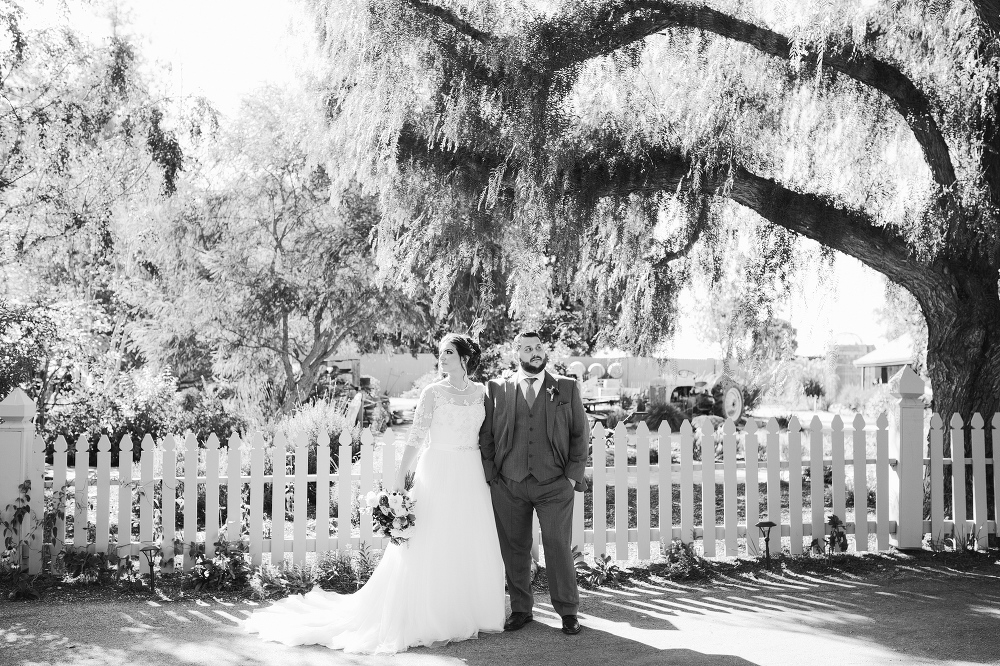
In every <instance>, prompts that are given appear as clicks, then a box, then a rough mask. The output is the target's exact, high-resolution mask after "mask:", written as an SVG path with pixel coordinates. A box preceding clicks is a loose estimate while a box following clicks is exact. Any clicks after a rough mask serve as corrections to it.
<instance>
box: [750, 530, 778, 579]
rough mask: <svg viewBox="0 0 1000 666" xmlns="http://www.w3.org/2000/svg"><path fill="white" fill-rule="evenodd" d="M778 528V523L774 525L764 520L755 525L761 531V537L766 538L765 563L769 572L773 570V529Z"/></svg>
mask: <svg viewBox="0 0 1000 666" xmlns="http://www.w3.org/2000/svg"><path fill="white" fill-rule="evenodd" d="M777 526H778V525H777V523H773V522H771V521H770V520H762V521H760V522H759V523H757V524H756V525H754V527H756V528H757V529H758V530H760V535H761V536H762V537H764V557H765V560H764V562H765V566H766V567H767V570H768V571H770V570H771V528H772V527H777Z"/></svg>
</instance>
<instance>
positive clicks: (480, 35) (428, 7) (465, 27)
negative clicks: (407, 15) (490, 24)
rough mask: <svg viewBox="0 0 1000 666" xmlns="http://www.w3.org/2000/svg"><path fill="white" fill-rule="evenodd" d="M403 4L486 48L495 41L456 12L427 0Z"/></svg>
mask: <svg viewBox="0 0 1000 666" xmlns="http://www.w3.org/2000/svg"><path fill="white" fill-rule="evenodd" d="M403 4H406V5H409V6H410V8H411V9H413V10H414V11H415V12H417V13H419V14H424V15H426V16H431V17H434V18H436V19H438V20H439V21H441V22H442V23H447V24H448V25H450V26H451V27H452V28H454V29H455V31H456V32H458V33H461V34H463V35H465V36H466V37H470V38H472V39H474V40H476V41H477V42H479V43H480V44H483V45H484V46H486V45H489V43H490V42H491V41H493V35H491V34H490V33H488V32H484V31H483V30H480V29H479V28H477V27H476V26H474V25H472V24H471V23H469V22H468V21H466V20H465V19H463V18H461V17H460V16H459V15H458V14H456V13H455V12H453V11H451V10H449V9H445V8H444V7H442V6H440V5H437V4H434V3H433V2H427V0H403Z"/></svg>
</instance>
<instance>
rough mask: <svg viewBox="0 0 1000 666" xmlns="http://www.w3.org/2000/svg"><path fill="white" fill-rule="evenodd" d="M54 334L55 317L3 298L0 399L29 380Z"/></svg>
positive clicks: (1, 301) (0, 299) (0, 312)
mask: <svg viewBox="0 0 1000 666" xmlns="http://www.w3.org/2000/svg"><path fill="white" fill-rule="evenodd" d="M55 335H56V331H55V326H54V325H53V323H52V320H51V319H49V318H48V317H46V316H45V314H44V313H43V312H40V309H39V308H35V307H29V306H19V305H16V304H13V303H10V302H8V301H6V300H4V299H3V298H0V399H3V398H5V397H7V394H9V393H10V392H11V390H12V389H14V387H16V386H20V385H24V384H26V383H27V382H28V380H29V379H30V378H31V376H32V375H33V374H34V373H35V372H36V371H37V368H38V366H39V365H40V364H41V363H42V361H43V359H44V358H45V355H46V348H47V344H46V343H47V341H48V340H50V339H51V338H54V337H55Z"/></svg>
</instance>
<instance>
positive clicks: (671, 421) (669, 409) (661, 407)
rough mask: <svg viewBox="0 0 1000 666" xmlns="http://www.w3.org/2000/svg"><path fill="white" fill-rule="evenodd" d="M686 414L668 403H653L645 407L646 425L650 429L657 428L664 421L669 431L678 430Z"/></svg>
mask: <svg viewBox="0 0 1000 666" xmlns="http://www.w3.org/2000/svg"><path fill="white" fill-rule="evenodd" d="M686 419H687V416H686V415H685V414H684V412H682V411H681V410H680V409H678V408H677V407H676V406H674V405H671V404H669V403H664V404H653V405H650V406H649V407H647V408H646V425H647V426H648V427H649V429H650V430H659V429H660V424H662V423H663V422H664V421H666V422H667V425H668V426H669V427H670V432H678V431H680V429H681V424H683V423H684V421H685V420H686Z"/></svg>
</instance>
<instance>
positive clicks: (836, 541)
mask: <svg viewBox="0 0 1000 666" xmlns="http://www.w3.org/2000/svg"><path fill="white" fill-rule="evenodd" d="M826 524H827V525H829V526H830V535H829V536H828V537H827V545H828V546H829V548H830V552H831V553H846V552H847V530H846V529H844V521H842V520H841V519H840V518H839V517H838V516H837V515H836V514H831V515H830V517H829V518H827V520H826Z"/></svg>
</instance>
